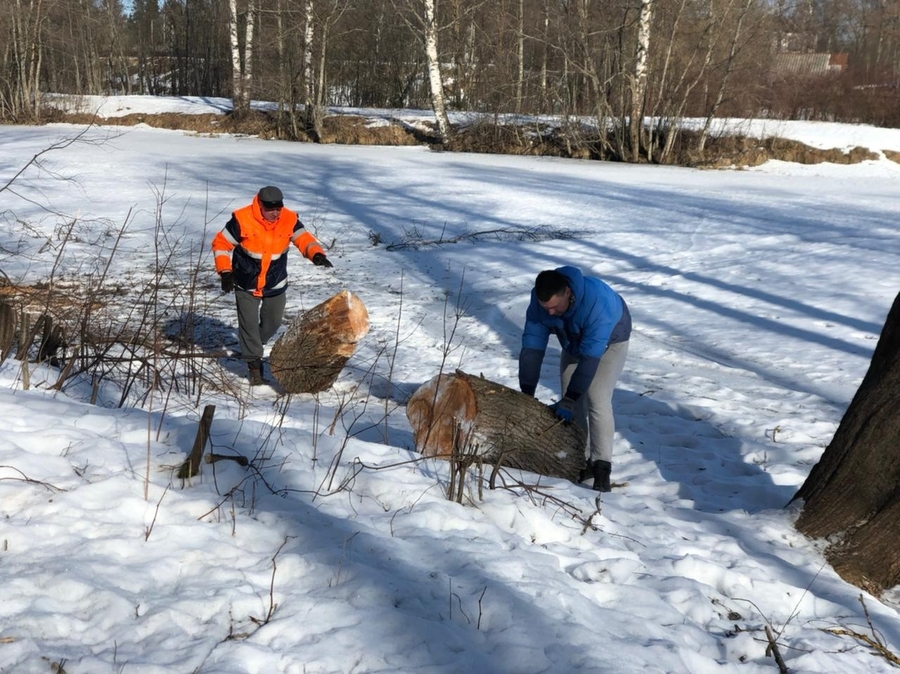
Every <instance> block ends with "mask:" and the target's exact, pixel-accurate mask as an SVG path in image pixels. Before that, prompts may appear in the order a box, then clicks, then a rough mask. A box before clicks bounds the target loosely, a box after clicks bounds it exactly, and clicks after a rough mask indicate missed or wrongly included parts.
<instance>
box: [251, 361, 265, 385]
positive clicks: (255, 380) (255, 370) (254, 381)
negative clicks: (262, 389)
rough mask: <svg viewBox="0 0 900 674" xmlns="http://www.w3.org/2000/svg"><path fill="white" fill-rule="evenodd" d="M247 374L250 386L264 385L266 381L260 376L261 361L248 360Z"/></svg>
mask: <svg viewBox="0 0 900 674" xmlns="http://www.w3.org/2000/svg"><path fill="white" fill-rule="evenodd" d="M247 372H248V375H249V379H250V386H262V385H263V384H265V383H266V380H265V379H263V376H262V361H261V360H248V361H247Z"/></svg>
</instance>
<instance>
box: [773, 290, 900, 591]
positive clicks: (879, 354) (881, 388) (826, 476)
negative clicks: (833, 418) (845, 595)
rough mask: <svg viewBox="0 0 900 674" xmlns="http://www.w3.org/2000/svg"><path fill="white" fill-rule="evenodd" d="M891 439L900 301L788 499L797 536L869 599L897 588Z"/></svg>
mask: <svg viewBox="0 0 900 674" xmlns="http://www.w3.org/2000/svg"><path fill="white" fill-rule="evenodd" d="M898 437H900V295H898V296H897V298H896V299H895V300H894V305H893V306H892V307H891V310H890V313H888V316H887V320H886V321H885V324H884V329H883V330H882V332H881V337H880V338H879V340H878V344H877V345H876V347H875V352H874V353H873V354H872V362H871V363H870V364H869V370H868V372H867V373H866V376H865V378H864V379H863V381H862V383H861V384H860V386H859V389H858V390H857V392H856V395H855V396H853V400H852V401H851V402H850V406H849V407H848V408H847V411H846V412H845V413H844V417H843V418H842V419H841V423H840V425H839V426H838V429H837V431H835V434H834V437H833V438H832V439H831V442H830V443H829V445H828V447H826V449H825V452H824V453H823V454H822V458H821V460H820V461H819V463H817V464H816V465H815V466H814V467H813V469H812V471H810V474H809V477H807V478H806V481H805V482H804V483H803V486H802V487H800V490H799V491H798V492H797V494H796V495H795V496H794V498H793V499H791V500H792V501H793V500H794V499H803V500H804V504H803V510H802V511H801V513H800V517H799V519H798V520H797V525H796V526H797V530H798V531H800V532H801V533H803V534H805V535H807V536H809V537H811V538H825V537H828V538H829V539H830V542H829V545H828V547H827V548H826V551H825V556H826V558H827V559H828V561H829V562H830V563H831V565H832V566H833V567H834V570H835V571H837V573H838V574H839V575H840V576H841V577H842V578H843V579H844V580H846V581H847V582H849V583H853V584H854V585H856V586H857V587H861V588H863V589H864V590H866V591H868V592H870V593H872V594H874V595H876V596H878V595H880V594H881V592H882V591H883V590H885V589H887V588H891V587H893V586H895V585H897V584H898V583H900V546H898V545H897V541H898V540H900V458H898V454H897V438H898Z"/></svg>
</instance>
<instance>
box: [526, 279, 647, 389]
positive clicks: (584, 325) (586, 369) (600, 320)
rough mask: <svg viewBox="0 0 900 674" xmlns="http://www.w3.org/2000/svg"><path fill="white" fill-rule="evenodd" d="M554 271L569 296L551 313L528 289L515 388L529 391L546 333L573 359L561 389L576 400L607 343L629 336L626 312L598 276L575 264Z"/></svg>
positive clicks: (536, 375)
mask: <svg viewBox="0 0 900 674" xmlns="http://www.w3.org/2000/svg"><path fill="white" fill-rule="evenodd" d="M556 271H558V272H560V273H561V274H563V275H564V276H565V277H566V278H567V279H568V280H569V288H571V289H572V296H573V301H572V304H571V306H570V307H569V309H568V311H566V312H565V313H564V314H563V315H562V316H551V315H550V314H549V313H547V310H546V309H544V308H543V307H542V306H541V305H540V303H539V302H538V299H537V294H536V293H535V291H534V290H533V289H532V291H531V303H530V304H529V305H528V310H527V311H526V313H525V331H524V332H523V333H522V350H521V352H520V353H519V388H520V389H521V390H522V392H523V393H527V394H528V395H534V392H535V390H536V389H537V385H538V381H539V380H540V376H541V363H543V361H544V352H545V351H546V350H547V343H548V341H549V339H550V335H551V334H552V335H556V337H557V338H558V339H559V345H560V347H562V350H563V351H565V352H566V353H568V354H569V355H570V356H572V357H573V358H575V359H576V360H578V365H577V367H576V368H575V372H574V373H573V374H572V378H571V380H570V382H569V387H568V389H567V390H566V391H565V392H564V395H565V396H567V397H569V398H572V399H573V400H577V399H578V398H580V397H581V396H582V395H583V394H584V393H585V391H587V390H588V387H590V385H591V381H592V380H593V378H594V375H595V374H596V373H597V366H598V365H599V364H600V359H601V358H602V357H603V354H604V353H606V349H607V347H608V346H609V345H610V344H616V343H617V342H626V341H628V339H629V338H630V337H631V314H630V312H629V311H628V305H627V304H625V300H623V299H622V297H621V296H619V294H618V293H616V291H615V290H613V289H612V288H610V287H609V286H608V285H607V284H606V283H604V282H603V281H601V280H600V279H598V278H596V277H594V276H585V275H584V274H582V273H581V270H580V269H578V268H577V267H568V266H567V267H560V268H558V269H557V270H556Z"/></svg>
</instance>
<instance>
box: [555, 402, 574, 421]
mask: <svg viewBox="0 0 900 674" xmlns="http://www.w3.org/2000/svg"><path fill="white" fill-rule="evenodd" d="M550 409H551V410H553V413H554V414H555V415H556V417H557V419H562V420H563V421H565V422H566V423H571V422H572V417H573V416H574V412H575V401H574V400H572V399H571V398H563V399H562V400H560V401H559V402H557V403H553V404H552V405H550Z"/></svg>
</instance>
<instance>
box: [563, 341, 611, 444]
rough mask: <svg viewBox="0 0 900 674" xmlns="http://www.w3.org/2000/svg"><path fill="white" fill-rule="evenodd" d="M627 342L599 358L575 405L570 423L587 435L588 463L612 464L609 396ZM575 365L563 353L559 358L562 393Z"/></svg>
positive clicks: (572, 360) (609, 349) (575, 359)
mask: <svg viewBox="0 0 900 674" xmlns="http://www.w3.org/2000/svg"><path fill="white" fill-rule="evenodd" d="M627 355H628V342H618V343H617V344H612V345H610V346H609V347H608V348H607V349H606V353H604V354H603V357H602V358H601V359H600V365H599V366H598V367H597V374H595V375H594V379H593V380H592V381H591V385H590V387H589V388H588V390H587V392H586V393H585V394H584V395H583V396H581V397H580V398H579V399H578V403H576V405H575V413H574V415H573V417H574V418H573V421H574V422H575V423H576V424H578V425H579V426H581V427H582V428H583V429H584V430H585V432H586V433H587V436H588V443H587V447H586V448H585V458H586V459H587V460H588V461H590V462H594V461H601V460H602V461H609V462H612V455H613V441H614V440H615V437H616V421H615V417H614V416H613V406H612V397H613V391H614V390H615V388H616V381H617V380H618V379H619V375H621V374H622V370H623V369H624V368H625V357H626V356H627ZM577 366H578V359H577V358H573V357H572V356H570V355H569V354H568V353H566V352H565V351H563V352H562V353H561V354H560V358H559V377H560V381H561V382H562V391H563V393H565V391H566V389H567V388H568V386H569V380H570V379H571V378H572V374H573V373H574V372H575V368H576V367H577Z"/></svg>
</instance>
